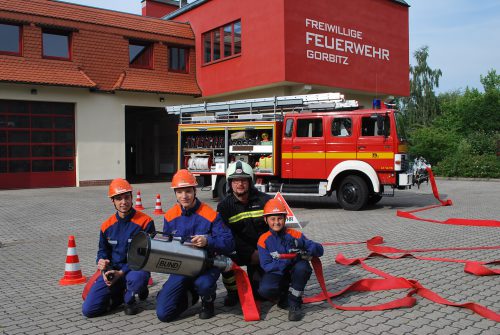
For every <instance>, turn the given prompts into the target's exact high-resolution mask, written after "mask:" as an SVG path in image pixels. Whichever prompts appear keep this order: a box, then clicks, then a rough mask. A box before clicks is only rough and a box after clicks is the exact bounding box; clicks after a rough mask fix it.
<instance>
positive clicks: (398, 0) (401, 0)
mask: <svg viewBox="0 0 500 335" xmlns="http://www.w3.org/2000/svg"><path fill="white" fill-rule="evenodd" d="M391 1H392V2H397V3H398V4H400V5H403V6H406V7H410V5H409V4H408V3H407V2H406V1H404V0H391Z"/></svg>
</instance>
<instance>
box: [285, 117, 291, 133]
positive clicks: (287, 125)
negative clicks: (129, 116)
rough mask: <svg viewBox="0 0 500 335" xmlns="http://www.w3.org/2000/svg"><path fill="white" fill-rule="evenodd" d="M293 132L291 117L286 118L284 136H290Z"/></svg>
mask: <svg viewBox="0 0 500 335" xmlns="http://www.w3.org/2000/svg"><path fill="white" fill-rule="evenodd" d="M292 133H293V119H288V120H286V125H285V137H292Z"/></svg>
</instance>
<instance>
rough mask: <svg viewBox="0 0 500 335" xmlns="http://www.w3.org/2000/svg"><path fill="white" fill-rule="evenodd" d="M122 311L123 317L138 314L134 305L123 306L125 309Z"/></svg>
mask: <svg viewBox="0 0 500 335" xmlns="http://www.w3.org/2000/svg"><path fill="white" fill-rule="evenodd" d="M123 311H124V312H125V315H136V314H137V313H138V312H139V310H138V309H137V306H136V305H135V304H131V305H125V309H124V310H123Z"/></svg>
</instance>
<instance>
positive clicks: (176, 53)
mask: <svg viewBox="0 0 500 335" xmlns="http://www.w3.org/2000/svg"><path fill="white" fill-rule="evenodd" d="M188 62H189V50H188V49H187V48H179V47H170V48H169V62H168V68H169V70H170V71H174V72H183V73H187V72H188Z"/></svg>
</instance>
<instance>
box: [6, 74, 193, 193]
mask: <svg viewBox="0 0 500 335" xmlns="http://www.w3.org/2000/svg"><path fill="white" fill-rule="evenodd" d="M32 89H36V90H37V94H36V95H34V94H31V90H32ZM160 97H163V98H164V99H165V101H164V102H160ZM0 99H10V100H30V101H51V102H71V103H74V104H75V133H76V134H75V135H76V141H75V142H76V179H77V185H78V183H79V181H87V180H106V179H113V178H117V177H121V178H125V106H127V105H128V106H145V107H164V106H166V105H177V104H187V103H194V102H195V99H194V98H193V97H189V96H172V95H159V94H154V93H135V92H117V93H116V94H110V93H93V92H90V91H89V90H88V89H83V88H66V87H49V86H39V85H24V84H22V85H21V84H5V83H0Z"/></svg>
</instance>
